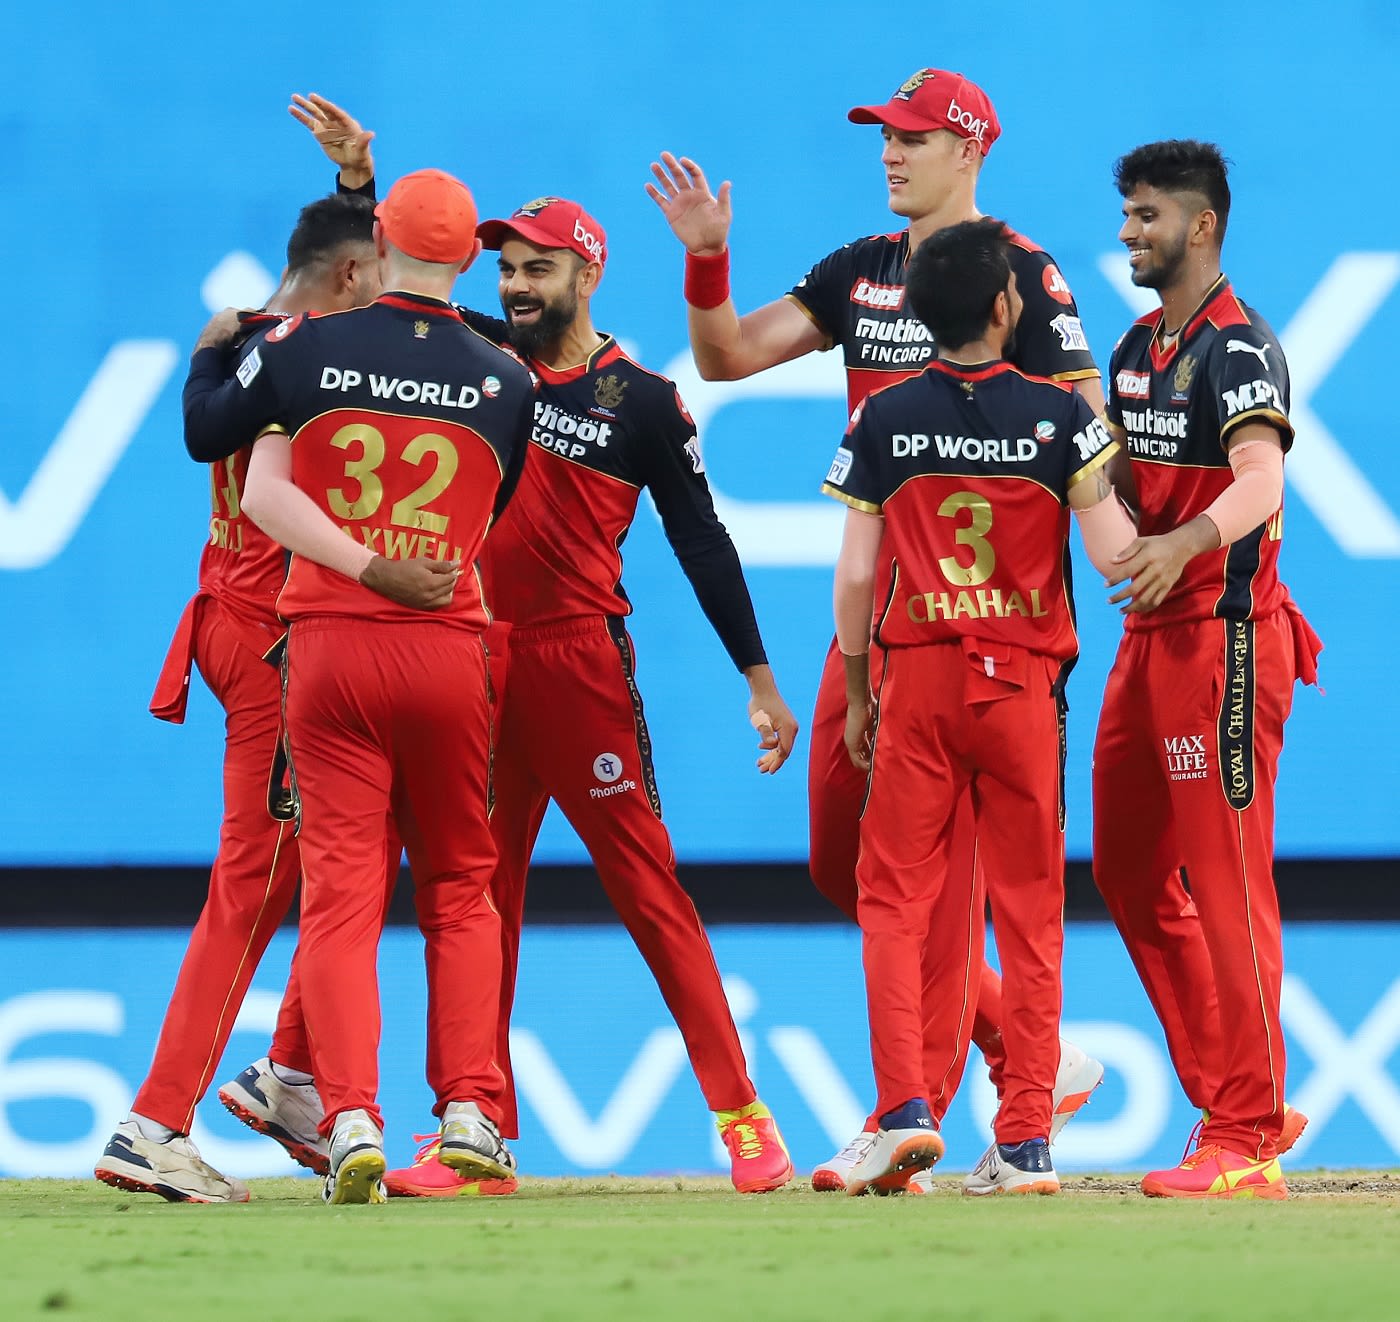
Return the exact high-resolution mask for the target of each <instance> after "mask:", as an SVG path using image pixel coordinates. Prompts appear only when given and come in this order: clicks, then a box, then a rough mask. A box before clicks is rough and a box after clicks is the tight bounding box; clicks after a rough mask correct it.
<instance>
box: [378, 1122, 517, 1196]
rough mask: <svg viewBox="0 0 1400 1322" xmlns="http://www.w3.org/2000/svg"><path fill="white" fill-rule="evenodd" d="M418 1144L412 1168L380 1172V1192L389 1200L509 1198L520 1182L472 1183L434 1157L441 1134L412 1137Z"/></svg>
mask: <svg viewBox="0 0 1400 1322" xmlns="http://www.w3.org/2000/svg"><path fill="white" fill-rule="evenodd" d="M413 1137H414V1139H415V1140H416V1141H417V1142H419V1143H421V1144H422V1145H423V1146H422V1147H420V1148H419V1149H418V1151H417V1153H415V1154H414V1158H413V1165H411V1166H404V1167H401V1168H400V1169H399V1170H392V1171H385V1172H384V1188H385V1189H386V1190H387V1191H388V1193H389V1197H390V1198H475V1197H491V1196H494V1195H499V1194H512V1193H514V1192H515V1191H516V1190H517V1189H519V1188H520V1182H519V1181H518V1180H516V1179H514V1178H512V1179H509V1180H473V1179H469V1178H468V1177H467V1176H465V1175H459V1174H458V1173H457V1172H456V1171H454V1170H453V1169H452V1167H451V1166H446V1165H444V1164H443V1162H442V1161H441V1159H440V1158H439V1157H438V1147H439V1146H440V1144H441V1142H442V1135H441V1134H415V1135H414V1136H413Z"/></svg>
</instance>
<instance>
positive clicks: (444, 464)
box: [326, 422, 980, 581]
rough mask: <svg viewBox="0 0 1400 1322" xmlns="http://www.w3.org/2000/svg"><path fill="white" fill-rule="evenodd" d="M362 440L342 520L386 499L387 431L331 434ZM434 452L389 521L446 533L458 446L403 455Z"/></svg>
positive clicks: (351, 428)
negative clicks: (444, 506)
mask: <svg viewBox="0 0 1400 1322" xmlns="http://www.w3.org/2000/svg"><path fill="white" fill-rule="evenodd" d="M357 443H358V444H359V446H360V454H359V457H358V458H354V459H346V461H345V476H346V477H347V478H348V479H349V480H350V481H352V482H354V483H355V485H356V487H357V488H358V491H357V492H356V493H355V497H354V499H353V500H352V499H350V498H349V497H348V496H347V495H346V493H345V488H344V487H328V488H327V489H326V500H327V502H328V503H329V504H330V507H331V509H332V510H334V511H335V513H336V514H337V515H339V516H340V517H341V518H342V519H368V518H372V517H373V516H374V514H375V512H376V511H377V510H378V509H379V507H380V505H381V504H383V502H384V483H383V482H382V481H380V478H379V468H380V465H382V464H383V462H384V456H385V453H386V449H387V447H386V443H385V440H384V433H383V432H381V431H380V430H379V428H377V427H372V426H370V425H369V424H368V423H365V422H352V423H348V424H347V425H346V426H344V427H342V428H340V430H339V431H337V432H336V433H335V435H334V436H332V437H331V444H332V445H334V446H335V447H336V448H337V449H339V450H348V449H349V448H350V447H351V446H352V445H355V444H357ZM429 455H432V456H433V457H434V459H435V460H436V461H437V462H436V463H435V465H434V467H433V471H432V472H431V473H430V474H429V475H428V478H427V480H426V481H425V482H423V483H422V484H421V485H420V486H419V487H418V488H417V490H415V491H412V492H410V493H409V494H408V495H407V496H405V497H404V498H403V499H402V500H396V501H395V502H394V503H393V505H392V506H391V507H390V509H389V521H390V522H391V523H393V524H395V525H396V526H398V527H400V528H419V529H422V530H423V531H425V532H431V533H437V534H439V535H441V534H442V533H445V532H446V531H447V516H446V515H445V514H434V513H433V512H432V511H431V510H426V509H424V508H423V506H425V505H426V504H428V502H429V501H431V500H435V499H437V497H438V496H440V495H442V493H443V492H444V491H446V490H447V488H448V487H449V486H450V485H451V483H452V479H453V478H454V477H456V475H457V465H458V463H459V462H460V461H459V459H458V456H457V447H456V446H455V445H453V444H452V442H451V441H449V440H448V439H447V437H446V436H439V435H438V434H437V433H436V432H420V433H419V434H418V435H417V436H414V437H413V438H412V439H411V440H410V441H409V442H408V443H407V444H406V445H405V446H404V447H403V449H402V450H401V451H400V452H399V458H400V459H402V460H403V462H404V463H407V464H412V465H413V466H414V467H415V468H417V467H418V466H419V465H421V464H422V463H423V461H424V460H425V459H426V458H427V457H428V456H429ZM979 581H980V580H979Z"/></svg>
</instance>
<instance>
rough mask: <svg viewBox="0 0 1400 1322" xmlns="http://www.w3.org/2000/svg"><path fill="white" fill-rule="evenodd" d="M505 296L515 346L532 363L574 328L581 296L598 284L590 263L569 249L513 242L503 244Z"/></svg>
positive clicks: (501, 286)
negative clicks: (534, 358)
mask: <svg viewBox="0 0 1400 1322" xmlns="http://www.w3.org/2000/svg"><path fill="white" fill-rule="evenodd" d="M496 265H497V268H498V270H499V272H500V283H499V286H498V288H499V291H500V296H501V308H502V310H503V311H504V312H505V317H506V323H507V325H508V326H509V327H510V342H511V344H512V345H513V346H514V347H515V348H516V349H517V350H519V351H520V353H522V354H524V355H525V356H526V357H527V358H530V357H538V356H539V354H540V352H541V351H542V350H543V349H544V347H545V346H546V345H549V344H553V343H554V342H555V341H557V340H558V339H559V338H560V337H561V336H562V335H563V334H564V333H565V332H566V331H567V330H568V329H569V327H570V326H572V325H573V324H574V321H575V320H576V319H577V317H578V315H579V296H580V294H582V293H585V292H586V290H587V289H591V287H592V285H593V284H596V283H597V281H596V279H595V280H592V281H590V279H589V276H588V272H589V271H590V270H592V269H593V268H594V267H595V265H596V264H595V263H591V262H585V261H584V260H583V258H581V257H580V256H578V254H577V253H573V252H570V251H569V250H568V249H567V248H540V247H536V245H535V244H533V243H527V242H526V241H525V240H524V239H521V238H517V237H512V238H508V239H506V240H505V242H504V243H502V244H501V256H500V260H499V261H498V262H497V263H496Z"/></svg>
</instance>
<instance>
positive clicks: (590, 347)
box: [535, 313, 603, 372]
mask: <svg viewBox="0 0 1400 1322" xmlns="http://www.w3.org/2000/svg"><path fill="white" fill-rule="evenodd" d="M602 342H603V336H601V335H600V334H598V332H597V331H596V330H594V329H593V319H592V318H591V317H589V316H588V315H587V314H586V313H583V314H581V315H580V316H578V317H576V318H575V319H574V321H573V323H572V325H570V326H569V328H568V330H566V331H565V332H564V333H563V334H562V335H561V336H560V337H559V338H558V339H557V340H553V341H551V342H550V343H549V344H546V345H544V346H543V347H542V348H541V349H540V351H539V352H538V353H537V354H535V359H536V361H537V362H541V363H543V364H544V365H545V366H546V367H549V368H552V369H553V370H554V371H556V372H567V371H568V370H569V369H570V368H571V367H582V366H583V364H584V363H586V362H587V361H588V359H589V358H590V357H591V356H592V355H593V353H594V352H595V351H596V350H597V348H598V346H599V345H600V344H602Z"/></svg>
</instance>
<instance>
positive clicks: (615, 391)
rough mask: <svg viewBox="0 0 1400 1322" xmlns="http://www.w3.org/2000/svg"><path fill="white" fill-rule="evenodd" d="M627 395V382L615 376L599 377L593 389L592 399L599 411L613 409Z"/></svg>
mask: <svg viewBox="0 0 1400 1322" xmlns="http://www.w3.org/2000/svg"><path fill="white" fill-rule="evenodd" d="M626 393H627V382H626V381H620V380H618V378H617V377H616V376H611V375H610V376H600V377H599V378H598V383H597V385H595V386H594V387H593V399H594V402H595V403H596V404H597V405H598V407H599V408H600V409H615V408H617V406H618V405H619V404H621V403H622V397H623V395H625V394H626Z"/></svg>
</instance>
